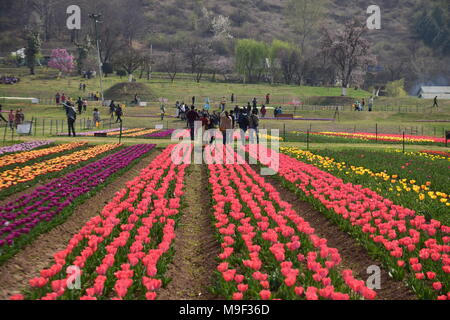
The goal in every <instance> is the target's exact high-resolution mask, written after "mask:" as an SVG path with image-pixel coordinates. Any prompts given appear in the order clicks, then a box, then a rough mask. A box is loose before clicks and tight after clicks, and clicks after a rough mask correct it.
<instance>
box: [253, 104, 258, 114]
mask: <svg viewBox="0 0 450 320" xmlns="http://www.w3.org/2000/svg"><path fill="white" fill-rule="evenodd" d="M253 113H256V115H258V113H259V111H258V108H257V107H256V108H255V107H254V106H253V110H252V114H253Z"/></svg>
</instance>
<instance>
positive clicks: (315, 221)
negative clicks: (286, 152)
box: [265, 177, 417, 300]
mask: <svg viewBox="0 0 450 320" xmlns="http://www.w3.org/2000/svg"><path fill="white" fill-rule="evenodd" d="M265 179H266V181H267V182H270V183H271V184H272V185H273V186H274V187H275V188H276V189H277V190H278V191H279V192H280V196H281V198H282V199H283V200H284V201H286V202H288V203H290V204H291V205H292V206H293V209H294V210H295V211H296V212H297V213H298V214H299V215H300V216H301V217H302V218H303V219H304V220H305V221H307V222H308V223H309V224H310V225H311V227H313V228H314V229H315V233H316V234H317V235H318V236H320V237H322V238H325V239H327V240H328V243H327V244H328V246H329V247H332V248H337V249H338V250H339V254H340V255H341V257H342V264H341V267H342V268H343V269H351V270H353V273H354V275H355V277H357V278H359V279H362V280H367V279H368V277H369V276H370V275H368V274H367V268H368V267H369V266H372V265H375V266H379V267H380V269H381V290H376V292H377V294H378V299H380V300H415V299H417V296H416V295H415V294H414V292H413V291H411V290H410V289H409V288H408V287H407V286H406V284H405V283H404V282H401V281H396V280H394V279H392V278H391V277H389V274H388V272H387V271H386V269H385V268H383V266H382V265H381V263H380V262H378V261H376V260H374V259H372V258H371V257H370V256H369V254H368V253H367V251H366V249H365V248H364V247H362V246H361V245H360V244H359V243H358V242H356V241H355V240H354V239H353V238H352V237H351V236H350V235H349V234H347V233H346V232H343V231H341V230H340V229H339V227H338V226H337V225H335V224H333V222H331V221H330V220H328V219H327V218H326V217H325V215H323V214H322V213H320V212H319V211H317V210H316V209H315V208H313V207H312V206H311V205H310V204H309V203H307V202H303V201H301V200H300V199H299V198H298V197H297V195H296V194H295V193H293V192H291V191H290V190H288V189H287V188H285V187H283V185H282V184H281V183H280V182H279V181H277V180H276V179H274V178H270V177H265Z"/></svg>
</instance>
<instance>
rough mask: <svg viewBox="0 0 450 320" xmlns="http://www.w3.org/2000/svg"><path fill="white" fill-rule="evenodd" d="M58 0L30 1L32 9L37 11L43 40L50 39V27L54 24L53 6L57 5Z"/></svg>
mask: <svg viewBox="0 0 450 320" xmlns="http://www.w3.org/2000/svg"><path fill="white" fill-rule="evenodd" d="M56 3H57V0H32V1H31V2H30V4H31V7H32V10H33V11H35V12H36V13H37V14H38V16H39V18H40V20H41V27H42V32H43V36H44V37H43V38H44V39H43V40H44V41H47V40H49V39H50V28H51V25H52V23H51V22H52V21H51V19H52V17H53V14H54V13H53V8H54V7H55V5H56Z"/></svg>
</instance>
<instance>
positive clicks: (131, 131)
mask: <svg viewBox="0 0 450 320" xmlns="http://www.w3.org/2000/svg"><path fill="white" fill-rule="evenodd" d="M142 130H145V128H137V129H127V130H123V129H122V136H125V135H127V134H130V133H135V132H138V131H142ZM118 135H120V130H119V131H113V132H110V133H108V137H114V136H118Z"/></svg>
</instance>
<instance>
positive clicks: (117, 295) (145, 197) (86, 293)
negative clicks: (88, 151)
mask: <svg viewBox="0 0 450 320" xmlns="http://www.w3.org/2000/svg"><path fill="white" fill-rule="evenodd" d="M173 148H174V145H172V146H169V147H168V148H167V149H165V151H164V152H163V153H162V154H160V155H159V156H158V157H157V158H155V160H154V161H153V162H152V163H151V164H150V166H148V167H147V168H146V169H144V170H142V171H141V174H140V175H139V176H138V177H136V178H135V179H134V180H132V181H130V182H128V183H127V184H126V188H124V189H122V190H121V191H119V192H117V193H116V196H115V197H114V199H113V200H112V201H111V202H110V203H109V204H107V205H106V206H105V207H104V209H103V210H102V212H101V213H100V215H98V216H96V217H94V218H92V219H91V220H90V221H88V222H87V223H86V224H85V226H84V227H83V228H82V229H81V230H80V232H78V233H77V234H76V235H74V236H73V238H72V239H71V240H70V241H69V243H68V245H67V247H66V248H65V249H64V250H62V251H60V252H57V253H55V254H54V264H53V265H52V266H51V267H49V268H47V269H44V270H41V272H40V275H41V276H40V277H38V278H35V279H31V280H30V282H29V283H30V286H31V288H30V289H29V290H27V291H26V292H25V293H24V295H18V296H14V297H12V299H43V300H51V299H53V300H54V299H61V300H63V299H82V300H97V299H99V300H109V299H120V300H122V299H135V300H140V299H149V300H153V299H155V298H156V296H157V294H156V291H157V290H158V289H159V288H160V287H161V286H162V285H163V284H165V283H166V282H167V279H165V278H164V273H165V271H166V268H167V265H168V263H169V262H170V259H171V256H172V254H173V248H172V242H173V240H174V238H175V226H176V223H177V221H178V219H179V216H180V210H181V209H182V206H183V202H182V197H183V195H184V187H185V186H184V183H185V169H186V168H187V165H184V164H183V165H175V164H173V163H172V162H171V161H170V159H171V153H172V150H173ZM73 266H76V267H78V268H79V269H80V272H81V289H80V290H70V289H69V288H68V287H67V283H70V282H71V279H72V276H71V275H70V274H69V275H68V274H67V273H66V270H67V268H68V267H73Z"/></svg>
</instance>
